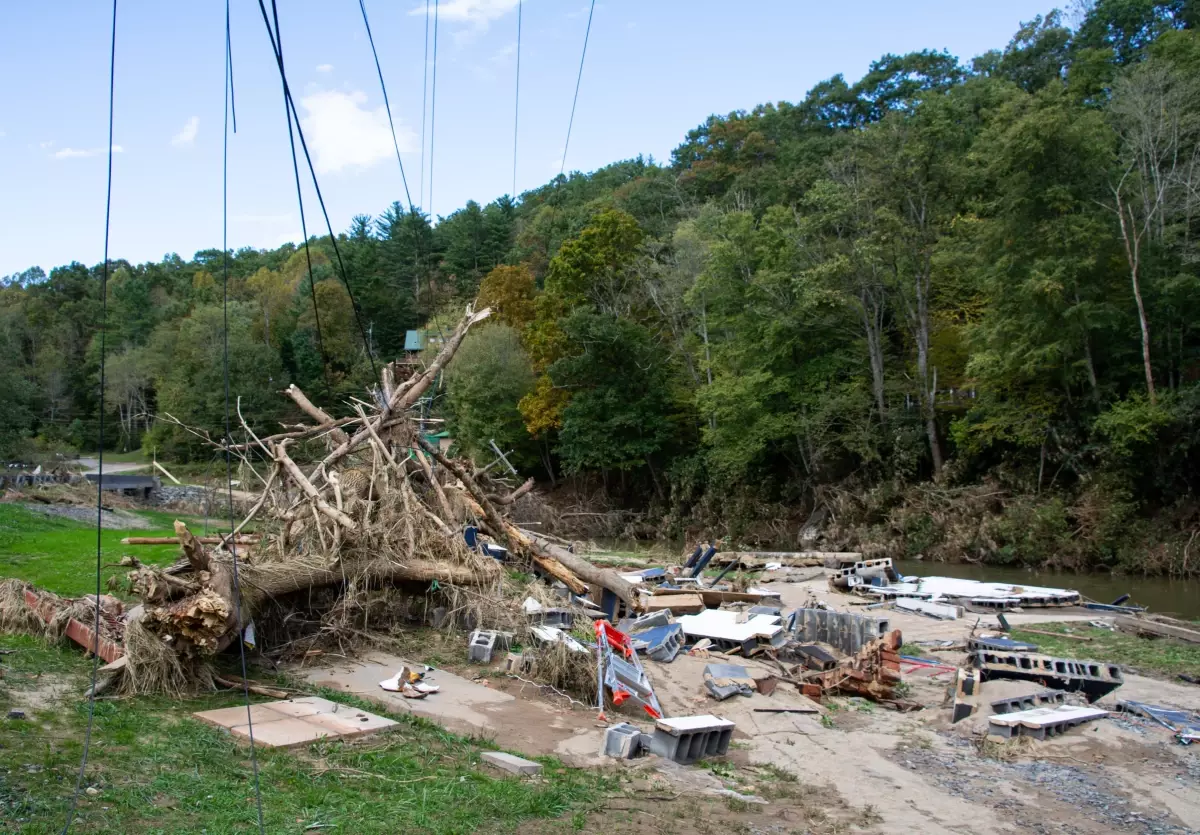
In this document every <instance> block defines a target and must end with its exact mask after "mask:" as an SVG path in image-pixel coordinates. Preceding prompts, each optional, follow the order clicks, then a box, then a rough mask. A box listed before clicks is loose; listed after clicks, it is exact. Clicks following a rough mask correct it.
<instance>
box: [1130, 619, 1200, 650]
mask: <svg viewBox="0 0 1200 835" xmlns="http://www.w3.org/2000/svg"><path fill="white" fill-rule="evenodd" d="M1113 622H1114V623H1115V624H1116V627H1117V629H1119V630H1121V631H1122V632H1129V633H1132V634H1134V635H1150V636H1153V637H1155V638H1176V639H1178V640H1180V641H1187V642H1188V643H1189V644H1200V630H1196V629H1187V628H1185V627H1182V626H1172V625H1171V624H1169V623H1161V622H1159V621H1157V620H1149V619H1146V618H1132V617H1125V616H1118V617H1117V618H1116V619H1115V620H1114V621H1113Z"/></svg>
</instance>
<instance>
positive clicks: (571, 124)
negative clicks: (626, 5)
mask: <svg viewBox="0 0 1200 835" xmlns="http://www.w3.org/2000/svg"><path fill="white" fill-rule="evenodd" d="M595 11H596V0H592V7H591V8H590V9H589V10H588V22H587V31H586V32H584V33H583V54H582V55H580V56H579V76H578V77H577V78H576V79H575V98H574V99H572V100H571V121H569V122H567V141H566V142H565V143H564V144H563V155H562V165H560V166H559V167H558V173H559V175H560V176H561V175H562V173H563V171H565V170H566V167H567V149H568V148H569V147H571V128H573V127H574V126H575V105H577V104H578V103H579V85H580V83H581V82H582V81H583V61H584V59H585V58H587V46H588V38H590V37H591V36H592V15H593V14H594V13H595Z"/></svg>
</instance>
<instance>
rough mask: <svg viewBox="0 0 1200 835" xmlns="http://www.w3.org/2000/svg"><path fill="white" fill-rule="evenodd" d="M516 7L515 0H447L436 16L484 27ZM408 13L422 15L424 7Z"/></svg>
mask: <svg viewBox="0 0 1200 835" xmlns="http://www.w3.org/2000/svg"><path fill="white" fill-rule="evenodd" d="M516 7H517V0H447V2H445V3H442V4H441V6H440V7H439V8H438V17H440V18H441V19H443V20H449V21H453V22H455V23H469V24H471V25H472V26H479V27H482V28H485V29H486V28H487V25H488V24H489V23H491V22H492V21H493V20H498V19H499V18H502V17H504V16H505V15H506V14H508V13H509V12H511V11H512V10H513V9H515V8H516ZM409 14H410V15H423V14H425V7H424V6H420V7H419V8H416V9H413V10H412V11H411V12H409Z"/></svg>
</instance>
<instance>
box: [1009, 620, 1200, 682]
mask: <svg viewBox="0 0 1200 835" xmlns="http://www.w3.org/2000/svg"><path fill="white" fill-rule="evenodd" d="M1029 627H1030V628H1031V629H1037V630H1039V631H1046V632H1060V633H1064V634H1071V635H1078V636H1081V637H1087V638H1091V639H1092V640H1091V641H1090V642H1084V641H1072V640H1071V639H1070V638H1054V637H1050V636H1048V635H1032V634H1029V633H1027V632H1022V631H1021V629H1020V628H1019V627H1018V628H1014V629H1013V632H1012V637H1013V638H1015V639H1016V640H1018V641H1028V642H1029V643H1031V644H1037V645H1038V651H1039V652H1043V653H1045V654H1047V655H1057V656H1062V657H1066V658H1080V659H1086V660H1092V661H1108V662H1111V663H1114V664H1119V665H1122V666H1127V667H1131V668H1132V669H1134V670H1136V671H1138V672H1141V673H1158V674H1160V675H1169V676H1175V675H1178V674H1180V673H1187V674H1189V675H1193V676H1195V675H1200V646H1197V645H1195V644H1185V643H1182V642H1180V641H1174V640H1171V639H1169V638H1141V637H1138V636H1137V635H1128V634H1126V633H1124V632H1113V631H1111V630H1108V629H1097V628H1095V627H1093V626H1087V625H1085V624H1078V623H1032V624H1029Z"/></svg>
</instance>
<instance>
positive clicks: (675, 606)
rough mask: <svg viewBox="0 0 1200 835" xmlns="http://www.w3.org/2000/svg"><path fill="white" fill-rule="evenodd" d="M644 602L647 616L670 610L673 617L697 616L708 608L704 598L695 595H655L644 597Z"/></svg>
mask: <svg viewBox="0 0 1200 835" xmlns="http://www.w3.org/2000/svg"><path fill="white" fill-rule="evenodd" d="M642 602H643V606H644V608H645V610H646V613H647V614H650V613H652V612H658V611H661V610H663V609H670V610H671V614H673V615H695V614H699V613H700V612H703V611H704V610H705V609H706V608H708V607H707V606H705V605H704V598H702V597H701V596H700V595H698V594H694V593H687V594H670V595H666V594H664V595H653V596H651V597H643V598H642Z"/></svg>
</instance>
